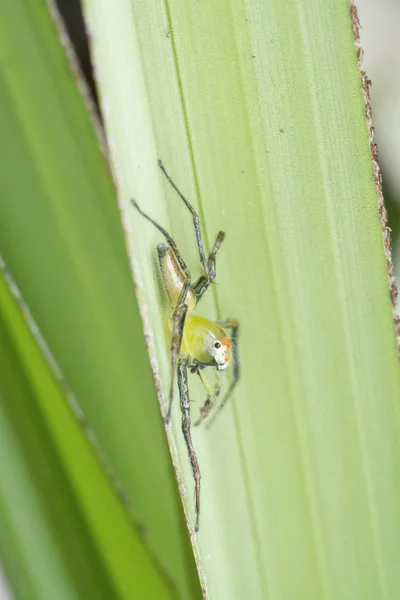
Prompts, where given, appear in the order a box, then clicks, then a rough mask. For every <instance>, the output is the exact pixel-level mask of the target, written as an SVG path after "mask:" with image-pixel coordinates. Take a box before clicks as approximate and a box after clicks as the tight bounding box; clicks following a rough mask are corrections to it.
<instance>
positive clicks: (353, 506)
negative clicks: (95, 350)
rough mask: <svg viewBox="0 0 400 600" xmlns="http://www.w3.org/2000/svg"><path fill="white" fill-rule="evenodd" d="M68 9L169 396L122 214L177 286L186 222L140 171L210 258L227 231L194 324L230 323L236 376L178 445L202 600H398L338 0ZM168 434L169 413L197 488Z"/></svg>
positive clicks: (388, 421) (357, 126) (362, 201)
mask: <svg viewBox="0 0 400 600" xmlns="http://www.w3.org/2000/svg"><path fill="white" fill-rule="evenodd" d="M85 6H86V15H87V20H88V24H89V29H90V32H91V39H92V48H93V57H94V62H95V67H96V72H97V77H98V84H99V90H100V95H101V97H102V100H103V107H104V111H103V113H104V118H105V120H106V124H107V131H108V137H109V140H110V143H111V148H112V155H113V159H114V168H115V173H116V177H117V180H118V182H119V188H120V196H121V204H122V210H123V212H124V215H125V221H126V223H127V226H129V229H128V230H129V232H130V240H131V239H132V240H133V242H132V246H133V247H132V250H131V252H132V256H134V257H135V259H136V260H137V262H138V272H139V276H140V281H141V283H142V285H143V289H141V297H143V299H144V302H145V310H144V312H145V315H146V317H148V322H146V324H147V326H148V331H149V334H151V341H152V347H151V351H152V352H154V353H155V356H156V357H157V360H158V364H159V372H160V373H161V376H162V380H163V382H164V389H167V387H168V381H169V376H170V375H169V354H168V345H169V342H168V337H164V336H163V335H162V334H161V332H162V331H163V326H162V317H161V315H160V308H161V304H162V303H161V301H160V294H159V287H158V281H157V276H156V275H155V264H154V262H155V259H154V252H155V250H154V248H155V245H156V243H157V242H158V241H160V236H159V235H158V233H157V232H156V231H155V230H154V229H152V228H151V226H150V225H149V224H148V223H145V222H143V220H141V218H140V216H139V215H138V214H137V213H133V212H132V209H131V207H130V204H129V198H130V196H131V195H133V196H134V197H135V199H136V200H137V201H138V202H139V203H140V204H141V206H142V207H143V208H145V210H146V211H147V212H148V213H150V214H151V216H152V217H153V218H155V219H157V221H159V222H160V223H161V224H163V225H164V226H165V227H166V228H167V229H168V230H170V231H171V233H172V234H173V236H174V238H176V241H177V243H178V246H179V248H180V250H181V252H182V253H183V255H184V256H185V258H186V260H187V261H188V263H189V265H190V266H191V268H192V269H193V277H195V276H196V275H197V272H196V270H195V269H196V264H197V251H196V247H195V243H194V236H193V231H192V227H191V223H190V217H189V215H188V214H185V210H184V207H183V206H182V205H181V204H180V203H179V200H178V199H177V198H176V197H175V196H174V195H173V192H172V190H170V189H168V188H167V186H166V183H165V181H163V179H162V177H161V174H160V173H159V172H158V169H157V163H156V161H157V158H162V159H163V161H164V163H165V164H166V166H167V167H168V169H169V171H170V173H171V175H172V176H173V178H174V180H175V181H176V183H177V184H178V185H179V187H180V188H181V189H182V190H183V191H184V192H185V194H187V196H188V197H189V198H190V200H191V201H192V202H193V203H194V204H195V206H196V208H198V210H199V213H200V214H201V215H202V216H203V217H204V229H205V233H206V238H207V241H208V247H210V246H211V244H212V242H213V236H214V232H215V233H216V231H217V230H218V229H219V228H222V229H224V230H226V231H227V234H228V235H227V240H226V243H225V244H224V247H223V249H221V252H220V256H219V257H218V286H215V287H214V302H211V300H212V299H211V297H210V298H209V300H208V301H205V302H204V303H202V305H201V310H202V311H203V313H204V314H205V315H207V316H211V317H213V316H217V315H218V316H220V317H223V316H225V315H226V316H235V317H237V318H238V319H239V320H240V324H241V338H240V343H241V357H242V373H243V376H242V380H241V383H240V387H239V389H238V391H237V393H236V394H235V399H234V401H233V402H232V403H231V407H230V408H227V409H226V410H225V411H224V414H223V415H221V416H220V418H219V420H218V422H217V423H215V425H214V426H213V428H212V429H211V430H210V431H206V430H204V429H203V430H199V431H196V432H195V433H194V443H195V446H196V448H197V450H198V455H199V460H200V467H201V469H202V474H203V478H202V516H201V530H200V533H199V536H198V538H197V539H198V543H199V547H200V562H199V564H200V569H204V572H205V574H206V577H207V580H208V583H209V587H210V590H211V593H212V595H213V596H214V595H215V597H218V598H234V597H237V598H241V597H243V596H245V595H249V596H251V597H252V598H267V597H274V598H293V597H296V598H298V599H301V598H304V599H307V600H309V598H317V597H322V596H323V595H326V596H329V597H332V598H344V597H347V595H348V594H349V593H350V594H351V597H360V598H371V599H372V598H377V597H384V595H385V594H388V595H390V594H394V593H395V590H397V589H399V580H398V577H399V571H398V569H397V567H396V563H398V560H399V558H400V557H399V550H398V545H397V533H396V532H397V531H398V528H399V524H400V523H399V521H400V511H399V506H400V477H399V473H400V470H399V462H400V453H399V450H400V448H399V420H398V410H397V405H396V403H397V399H398V397H399V391H400V390H399V369H398V362H397V349H396V339H395V332H394V327H393V320H392V312H391V303H390V297H389V286H388V275H387V266H386V262H385V255H384V252H383V243H382V231H381V224H380V222H379V215H378V202H377V194H376V188H375V180H374V173H373V169H372V162H371V151H370V145H369V139H368V131H367V123H366V119H365V104H364V100H363V97H362V92H361V78H360V72H359V68H358V65H357V60H356V50H355V44H354V38H353V33H352V22H351V15H350V7H349V4H348V2H347V1H344V0H337V1H336V2H333V3H329V2H324V3H322V4H321V3H320V2H317V1H314V2H309V1H307V2H306V1H304V2H286V3H282V2H280V1H279V0H276V1H274V0H271V1H269V2H267V3H266V2H258V1H254V0H251V1H250V0H248V1H246V0H240V1H237V2H234V3H231V2H219V3H218V4H216V3H211V2H203V3H201V4H196V6H195V7H194V5H193V3H192V2H169V3H167V4H158V3H157V4H154V3H143V2H135V1H133V2H132V3H129V2H121V3H120V4H119V5H118V9H115V7H112V8H111V7H110V6H109V4H108V3H107V2H96V3H93V2H91V1H90V0H87V1H86V2H85ZM130 243H131V242H130ZM199 308H200V307H199ZM192 396H193V399H194V400H196V402H197V404H196V406H199V403H200V402H201V401H203V400H204V397H203V396H202V394H201V390H200V389H197V388H196V387H195V386H193V390H192ZM179 428H180V426H179V412H178V408H177V407H176V414H175V419H174V429H175V430H176V440H177V443H178V446H179V455H180V461H179V462H180V468H181V469H182V470H183V472H184V474H185V475H184V481H185V485H186V487H187V488H188V490H192V488H193V481H192V476H191V473H190V468H189V465H188V460H187V456H186V451H185V447H184V443H183V442H182V441H181V438H180V435H179V433H180V432H179ZM192 498H193V494H192V492H191V491H189V492H188V499H187V500H186V502H187V505H188V506H189V510H190V512H191V519H190V520H191V522H192V523H193V511H192V506H193V499H192ZM377 557H378V558H377ZM349 590H350V592H349Z"/></svg>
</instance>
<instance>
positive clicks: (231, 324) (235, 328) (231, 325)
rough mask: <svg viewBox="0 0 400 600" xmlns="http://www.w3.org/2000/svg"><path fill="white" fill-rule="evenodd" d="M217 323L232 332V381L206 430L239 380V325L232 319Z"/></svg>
mask: <svg viewBox="0 0 400 600" xmlns="http://www.w3.org/2000/svg"><path fill="white" fill-rule="evenodd" d="M218 323H219V324H220V325H221V326H222V327H224V328H226V329H230V330H231V331H232V335H231V340H232V351H233V367H234V370H233V381H232V383H231V385H230V386H229V389H228V391H227V393H226V394H225V396H224V398H223V399H222V402H221V403H220V404H219V405H218V406H217V408H216V409H215V411H214V413H213V414H212V415H211V417H210V418H209V419H208V421H207V423H206V427H207V429H208V428H209V427H210V426H211V425H212V423H213V422H214V421H215V419H216V418H217V415H218V414H219V413H220V412H221V410H222V409H223V408H224V406H225V404H226V403H227V401H228V400H229V398H230V396H231V394H232V392H233V390H234V389H235V387H236V384H237V382H238V381H239V378H240V362H239V347H238V337H239V323H238V322H237V321H236V320H234V319H229V320H227V321H218Z"/></svg>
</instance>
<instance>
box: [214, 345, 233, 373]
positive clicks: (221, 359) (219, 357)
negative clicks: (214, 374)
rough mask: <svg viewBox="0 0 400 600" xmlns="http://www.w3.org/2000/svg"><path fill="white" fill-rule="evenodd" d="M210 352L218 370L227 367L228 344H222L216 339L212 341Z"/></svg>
mask: <svg viewBox="0 0 400 600" xmlns="http://www.w3.org/2000/svg"><path fill="white" fill-rule="evenodd" d="M210 354H211V356H212V357H213V358H214V360H215V362H216V367H217V370H218V371H223V370H224V369H226V368H227V366H228V365H229V362H230V360H231V353H230V345H229V346H228V345H226V344H223V343H222V342H220V341H218V340H216V341H213V343H212V346H211V348H210Z"/></svg>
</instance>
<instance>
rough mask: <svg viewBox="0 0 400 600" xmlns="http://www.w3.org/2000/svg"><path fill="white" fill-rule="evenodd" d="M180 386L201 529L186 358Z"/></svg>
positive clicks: (180, 365) (180, 371) (181, 363)
mask: <svg viewBox="0 0 400 600" xmlns="http://www.w3.org/2000/svg"><path fill="white" fill-rule="evenodd" d="M178 387H179V399H180V406H181V414H182V433H183V437H184V438H185V442H186V447H187V451H188V454H189V459H190V463H191V465H192V473H193V477H194V481H195V493H196V524H195V527H194V529H195V531H198V530H199V520H200V479H201V476H200V469H199V463H198V461H197V456H196V453H195V451H194V447H193V441H192V434H191V433H190V399H189V388H188V382H187V361H186V359H184V358H180V359H179V360H178Z"/></svg>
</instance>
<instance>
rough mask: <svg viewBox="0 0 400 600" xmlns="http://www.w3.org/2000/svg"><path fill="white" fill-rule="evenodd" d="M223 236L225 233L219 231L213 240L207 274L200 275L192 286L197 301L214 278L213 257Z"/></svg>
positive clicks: (214, 257)
mask: <svg viewBox="0 0 400 600" xmlns="http://www.w3.org/2000/svg"><path fill="white" fill-rule="evenodd" d="M224 238H225V233H224V232H223V231H219V232H218V235H217V238H216V240H215V242H214V246H213V247H212V250H211V252H210V255H209V257H208V259H207V265H208V274H206V275H201V276H200V277H199V279H198V280H197V281H196V283H195V284H194V286H193V291H194V295H195V297H196V302H197V303H198V302H199V301H200V300H201V298H202V296H203V294H204V293H205V292H206V291H207V289H208V288H209V286H210V283H211V282H212V281H213V280H214V279H215V276H216V274H217V271H216V265H215V259H216V255H217V252H218V250H219V248H220V246H221V244H222V242H223V241H224Z"/></svg>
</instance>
